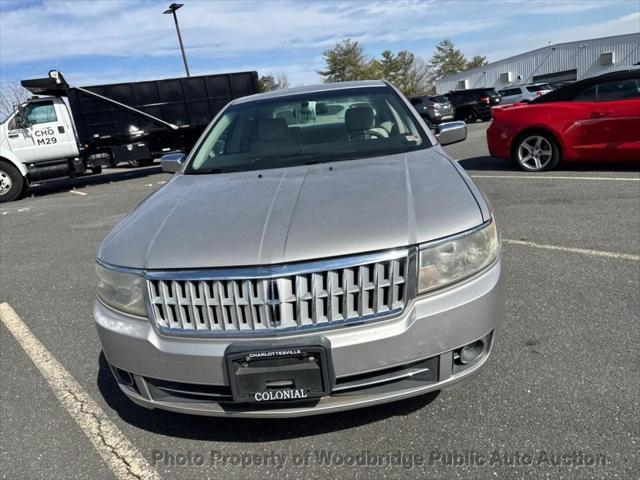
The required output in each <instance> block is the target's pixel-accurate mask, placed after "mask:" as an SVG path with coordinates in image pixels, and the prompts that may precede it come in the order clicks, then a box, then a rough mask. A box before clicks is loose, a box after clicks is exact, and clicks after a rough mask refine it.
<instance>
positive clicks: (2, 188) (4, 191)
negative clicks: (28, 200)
mask: <svg viewBox="0 0 640 480" xmlns="http://www.w3.org/2000/svg"><path fill="white" fill-rule="evenodd" d="M24 187H25V181H24V178H23V177H22V175H21V174H20V172H19V171H18V169H17V168H16V167H14V166H13V165H11V164H10V163H8V162H5V161H2V160H0V203H4V202H11V201H12V200H15V199H16V198H18V197H19V196H20V194H21V193H22V190H23V189H24Z"/></svg>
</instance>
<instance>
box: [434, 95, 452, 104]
mask: <svg viewBox="0 0 640 480" xmlns="http://www.w3.org/2000/svg"><path fill="white" fill-rule="evenodd" d="M429 100H431V101H432V102H436V103H447V102H448V101H449V99H448V98H447V97H445V96H444V95H436V96H434V97H429Z"/></svg>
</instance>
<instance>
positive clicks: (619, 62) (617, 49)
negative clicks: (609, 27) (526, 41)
mask: <svg viewBox="0 0 640 480" xmlns="http://www.w3.org/2000/svg"><path fill="white" fill-rule="evenodd" d="M638 62H640V33H631V34H628V35H616V36H613V37H604V38H594V39H591V40H581V41H577V42H568V43H558V44H556V45H549V46H546V47H543V48H538V49H536V50H532V51H530V52H527V53H522V54H520V55H516V56H515V57H510V58H505V59H504V60H500V61H498V62H493V63H489V64H487V65H484V66H482V67H477V68H472V69H471V70H467V71H465V72H461V73H456V74H455V75H447V76H446V77H443V78H442V79H440V80H439V81H438V82H437V83H436V92H437V93H447V92H448V91H450V90H463V89H468V88H480V87H493V88H495V89H497V90H500V89H503V88H505V87H508V86H510V85H521V84H526V83H538V82H544V83H550V84H552V85H558V84H562V83H566V82H573V81H576V80H581V79H582V78H584V77H589V76H591V75H594V74H596V73H600V72H603V71H605V70H609V69H612V68H619V67H626V66H630V65H634V64H636V63H638Z"/></svg>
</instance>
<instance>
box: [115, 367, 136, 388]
mask: <svg viewBox="0 0 640 480" xmlns="http://www.w3.org/2000/svg"><path fill="white" fill-rule="evenodd" d="M114 372H115V374H116V376H117V377H118V380H119V381H120V383H122V384H124V385H127V386H129V387H132V386H133V383H134V380H133V375H131V374H130V373H129V372H127V371H126V370H122V369H121V368H118V367H114Z"/></svg>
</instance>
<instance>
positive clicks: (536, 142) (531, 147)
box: [511, 132, 560, 172]
mask: <svg viewBox="0 0 640 480" xmlns="http://www.w3.org/2000/svg"><path fill="white" fill-rule="evenodd" d="M511 155H512V159H513V161H514V162H515V163H516V164H518V166H519V167H520V168H521V169H522V170H525V171H527V172H545V171H548V170H553V169H554V168H556V167H557V166H558V163H560V147H559V146H558V143H557V142H556V141H555V139H554V138H553V137H552V136H551V135H549V134H548V133H543V132H531V133H526V134H523V135H521V136H520V137H518V139H517V140H516V142H515V144H514V147H513V150H512V154H511Z"/></svg>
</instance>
